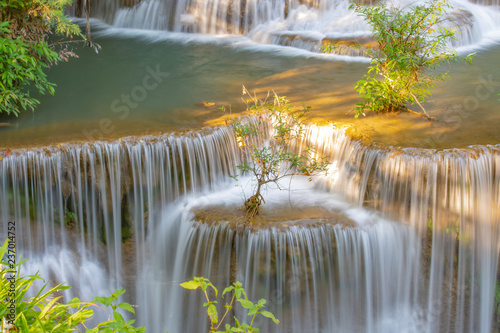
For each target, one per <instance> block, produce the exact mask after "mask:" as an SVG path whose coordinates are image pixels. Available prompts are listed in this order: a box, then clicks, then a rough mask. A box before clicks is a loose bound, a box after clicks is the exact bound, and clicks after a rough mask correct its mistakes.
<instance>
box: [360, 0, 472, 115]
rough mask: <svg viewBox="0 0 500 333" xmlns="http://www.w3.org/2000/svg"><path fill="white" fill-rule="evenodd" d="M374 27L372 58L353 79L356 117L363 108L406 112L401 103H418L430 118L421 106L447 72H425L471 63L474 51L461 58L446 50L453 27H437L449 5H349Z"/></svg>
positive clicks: (441, 0)
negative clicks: (359, 99) (459, 62)
mask: <svg viewBox="0 0 500 333" xmlns="http://www.w3.org/2000/svg"><path fill="white" fill-rule="evenodd" d="M350 8H351V9H354V11H355V12H356V13H357V14H359V15H361V16H363V17H364V19H365V20H366V21H367V22H368V23H369V24H370V25H371V26H372V27H373V35H374V38H375V39H376V40H377V43H378V49H377V50H368V51H367V55H368V56H369V57H371V58H372V62H371V66H369V67H368V74H366V75H364V76H363V79H361V80H360V81H358V82H357V83H356V86H355V89H356V90H357V91H358V92H359V94H360V95H361V96H362V98H363V102H360V103H358V105H357V107H356V108H355V112H356V113H355V117H358V116H359V115H360V114H362V115H365V110H368V111H373V112H387V111H398V110H408V109H407V108H406V105H410V104H415V103H416V104H418V105H419V106H420V107H421V109H422V112H423V115H424V116H426V117H428V118H430V116H429V115H428V114H427V112H426V111H425V109H424V108H423V106H422V105H421V103H422V102H425V101H426V99H427V98H428V97H430V96H431V89H432V88H434V87H436V82H437V81H442V80H445V79H447V78H448V77H449V76H448V72H445V73H443V74H431V73H429V70H432V69H435V68H436V67H438V66H440V65H442V64H444V63H446V62H450V61H456V60H465V61H466V62H467V63H469V64H470V62H471V59H472V57H473V55H469V56H467V57H461V56H458V55H457V54H456V52H455V51H454V50H447V43H448V42H450V41H451V40H453V39H455V35H456V33H457V29H449V28H445V27H443V26H439V24H440V23H442V22H443V21H445V20H446V18H445V15H446V10H447V8H449V5H448V3H447V2H446V0H433V1H430V2H428V3H426V4H423V5H414V6H411V7H409V8H396V7H392V6H391V7H389V6H388V5H386V4H385V3H379V4H378V5H377V6H365V5H361V4H358V3H354V4H352V5H351V7H350Z"/></svg>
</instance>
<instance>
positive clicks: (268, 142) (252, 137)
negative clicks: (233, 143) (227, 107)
mask: <svg viewBox="0 0 500 333" xmlns="http://www.w3.org/2000/svg"><path fill="white" fill-rule="evenodd" d="M244 93H245V94H248V96H250V99H249V100H247V101H246V104H247V111H248V112H249V114H250V115H251V116H253V119H255V120H256V121H255V122H253V121H246V120H245V119H241V118H234V119H229V121H228V123H229V124H230V125H231V126H232V127H233V129H234V135H235V136H236V140H237V142H238V145H239V147H240V149H241V150H242V152H243V153H244V155H245V156H247V157H248V159H246V160H245V162H244V163H243V164H241V165H238V166H237V167H238V168H239V169H240V170H241V171H242V173H243V174H246V173H250V174H253V176H254V178H255V180H256V181H257V185H256V186H255V189H254V191H253V195H252V196H251V197H250V198H248V199H246V201H245V209H246V211H247V219H248V221H249V222H250V223H252V221H253V219H254V217H255V215H256V214H258V213H259V209H260V206H261V205H262V203H265V200H264V197H263V195H262V190H263V189H264V188H265V187H266V186H267V184H269V183H276V184H277V183H278V181H279V180H280V179H282V178H284V177H289V176H293V175H309V176H313V175H315V174H318V173H320V172H326V170H327V167H328V165H329V162H328V161H327V160H326V159H325V158H316V157H314V152H313V147H312V146H309V145H305V147H303V149H301V150H300V152H296V151H294V150H293V147H292V145H299V144H301V143H302V139H303V138H304V134H305V124H306V123H305V122H306V120H308V119H309V118H310V111H311V108H310V107H308V106H303V109H302V110H299V111H297V110H295V109H294V108H292V107H291V105H290V102H289V101H288V100H287V99H286V98H285V97H280V96H277V95H275V96H274V99H273V101H272V102H268V101H267V100H264V101H261V100H259V99H257V97H256V96H255V95H254V96H251V95H250V94H249V93H248V91H247V90H246V89H245V88H244ZM269 124H270V126H271V131H270V133H271V134H270V137H268V131H267V130H266V128H267V126H269ZM235 178H236V177H235Z"/></svg>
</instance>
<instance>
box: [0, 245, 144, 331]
mask: <svg viewBox="0 0 500 333" xmlns="http://www.w3.org/2000/svg"><path fill="white" fill-rule="evenodd" d="M8 253H12V251H9V249H8V248H7V241H6V242H5V243H4V245H3V246H2V247H0V259H2V258H4V257H5V256H13V257H14V258H15V255H13V254H8ZM12 262H13V260H11V261H10V262H5V261H4V260H3V259H2V260H1V262H0V267H1V268H0V277H1V279H0V300H2V301H0V320H1V322H0V330H1V331H2V332H15V331H20V332H23V333H39V332H47V333H48V332H51V333H66V332H80V328H81V327H82V326H83V327H84V326H85V321H86V320H87V319H89V318H90V317H92V316H93V314H94V312H93V311H92V310H91V309H90V306H96V304H95V303H101V304H104V305H105V306H111V308H112V309H113V318H112V319H110V320H108V321H106V322H104V323H101V324H99V325H97V327H96V328H94V329H90V330H87V332H88V333H97V332H103V333H111V332H120V333H142V332H144V331H145V330H146V329H145V328H144V327H139V328H135V327H134V326H133V323H134V320H130V321H128V322H126V321H125V320H124V319H123V316H122V315H121V314H120V313H118V312H117V311H116V310H117V308H118V307H120V308H122V309H125V310H127V311H130V312H132V313H134V309H133V308H132V307H131V306H130V304H128V303H119V304H116V301H117V300H118V297H119V296H120V295H122V294H123V293H124V292H125V289H118V290H116V291H115V292H114V293H112V294H111V295H110V296H108V297H96V298H94V300H93V301H92V302H93V303H86V302H81V301H80V299H78V298H73V299H72V300H70V301H69V302H68V303H64V302H62V296H60V294H61V292H63V291H64V290H67V289H69V288H71V287H69V286H64V285H63V284H58V285H57V286H55V287H52V288H48V284H44V285H43V286H42V288H40V290H39V291H38V292H37V293H36V295H35V296H28V295H29V293H30V292H33V291H34V289H36V288H35V285H36V282H37V281H39V280H43V279H42V277H41V276H40V274H38V273H36V274H34V275H29V276H25V275H22V274H21V266H22V263H23V262H24V261H23V262H16V263H14V264H12Z"/></svg>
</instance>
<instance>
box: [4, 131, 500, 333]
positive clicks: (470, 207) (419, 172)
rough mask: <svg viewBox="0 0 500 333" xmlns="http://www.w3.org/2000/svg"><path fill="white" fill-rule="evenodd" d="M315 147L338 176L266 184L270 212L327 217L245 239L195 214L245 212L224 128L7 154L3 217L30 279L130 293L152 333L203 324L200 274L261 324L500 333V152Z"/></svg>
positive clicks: (320, 134) (339, 143) (332, 134)
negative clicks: (263, 308)
mask: <svg viewBox="0 0 500 333" xmlns="http://www.w3.org/2000/svg"><path fill="white" fill-rule="evenodd" d="M305 141H306V143H309V144H312V145H314V146H315V147H316V151H317V154H320V155H323V156H327V157H328V158H329V159H330V161H331V162H332V164H331V167H330V172H329V174H328V175H327V176H325V177H323V178H321V179H320V180H318V181H317V182H316V184H314V183H311V182H308V180H307V179H301V178H300V177H299V178H298V179H296V180H295V181H294V182H293V184H297V185H294V186H297V188H293V189H292V190H291V191H290V192H286V191H277V190H276V189H270V190H269V191H268V192H266V193H265V194H264V196H265V198H266V201H267V203H266V205H265V206H264V209H268V210H269V211H270V212H272V211H279V209H283V210H288V211H294V210H296V211H297V212H298V211H299V210H300V209H302V208H304V209H305V208H308V209H309V210H308V211H313V212H315V213H318V214H319V215H318V216H320V217H317V218H316V217H315V218H308V217H305V218H303V217H301V218H298V219H296V220H293V219H292V220H291V221H287V222H281V223H271V224H269V225H268V226H266V227H256V228H252V229H248V230H245V231H243V232H241V231H238V230H237V229H235V227H234V225H233V224H231V223H230V221H228V222H224V221H222V222H221V221H213V222H211V221H200V220H199V219H198V218H197V215H196V209H200V208H201V209H202V210H203V209H211V207H212V208H213V210H215V211H216V212H221V211H223V210H224V209H228V210H237V209H238V207H239V206H241V202H242V201H241V196H242V194H241V193H242V192H241V191H242V189H241V188H240V187H235V185H241V186H243V185H244V184H246V183H249V179H247V178H245V177H242V178H241V179H240V180H239V182H238V183H236V184H235V183H234V182H233V180H232V179H231V178H230V177H229V176H230V175H233V174H235V173H236V172H237V169H236V167H235V166H236V165H238V164H239V163H240V160H241V156H240V151H239V150H238V147H237V143H236V142H235V140H234V139H233V136H232V134H231V132H230V130H229V129H227V128H225V127H221V128H214V129H205V130H202V131H199V132H188V133H177V134H171V135H165V136H160V137H144V138H139V139H123V140H120V141H116V142H112V143H106V142H96V143H88V144H84V145H62V146H59V147H51V148H42V149H34V150H19V151H14V152H13V153H12V155H11V156H9V157H6V158H4V159H3V160H2V161H0V194H1V195H0V218H1V219H2V221H9V220H10V221H16V236H17V240H18V241H17V246H18V249H19V252H20V253H21V255H22V257H24V258H29V259H30V260H29V262H28V265H27V266H26V268H25V269H26V271H27V272H34V271H36V270H40V271H41V272H42V274H43V275H44V276H45V277H47V278H49V279H51V280H52V281H53V282H67V283H69V284H70V285H73V286H74V288H73V289H72V290H70V291H68V293H69V294H68V295H67V296H68V297H71V296H72V295H73V294H76V295H79V296H80V297H82V298H83V299H86V300H88V299H91V298H92V297H93V296H95V295H103V294H109V293H110V292H111V291H113V290H114V288H118V287H123V286H125V287H126V288H127V289H128V291H129V293H130V294H129V297H130V298H129V300H130V301H131V302H132V303H135V304H137V305H138V309H137V316H138V323H139V324H140V325H145V326H146V327H147V328H148V331H149V332H154V333H157V332H158V333H160V332H164V331H165V330H167V329H168V331H169V332H170V333H175V332H200V331H203V330H205V328H206V322H205V317H204V316H205V315H204V312H203V311H204V310H203V309H202V303H203V300H202V298H201V295H200V294H199V293H197V292H196V291H186V290H183V289H182V288H181V287H179V284H180V283H182V282H184V281H186V280H188V279H191V278H192V277H193V276H195V275H196V276H205V277H208V278H210V279H211V280H212V281H213V282H214V284H215V285H216V286H217V287H218V288H219V290H220V291H222V290H223V288H224V287H226V286H227V285H228V284H229V283H231V282H234V281H236V280H238V281H240V282H242V283H243V285H244V287H245V288H246V289H247V290H248V292H249V297H250V298H251V299H252V300H253V301H256V300H258V299H259V298H266V299H267V300H268V309H269V310H270V311H272V312H273V313H274V314H275V315H276V316H277V317H278V318H279V319H280V321H281V323H280V325H279V326H275V325H274V324H273V323H271V322H267V321H259V322H257V323H256V324H257V325H258V327H260V328H261V329H262V331H266V332H374V333H377V332H380V333H382V332H384V333H385V332H428V333H431V332H432V333H434V332H456V333H473V332H481V333H487V332H491V331H494V330H496V329H497V328H498V326H497V325H498V322H499V319H500V318H499V316H498V309H497V308H496V307H497V306H498V299H497V298H496V296H495V295H496V290H497V289H498V283H499V282H498V276H499V273H498V272H499V271H498V260H499V257H498V254H499V250H500V230H499V227H498V223H499V221H500V205H499V202H500V147H499V146H498V145H492V146H474V147H470V148H467V149H451V150H443V151H433V150H421V149H400V148H392V147H389V148H381V147H377V146H366V145H364V144H362V143H360V142H358V141H355V140H353V139H351V138H350V137H349V136H348V135H347V134H346V131H345V130H344V129H341V128H338V127H334V126H315V125H311V126H310V127H309V128H308V130H307V135H306V138H305ZM297 149H300V144H298V145H297ZM244 190H245V189H244ZM244 190H243V191H244ZM268 207H269V208H268ZM1 225H2V229H1V234H2V237H4V236H5V235H6V234H7V223H2V224H1ZM71 293H73V294H71ZM235 311H236V315H238V316H240V317H241V316H244V313H242V312H241V311H242V310H241V309H238V308H236V309H235Z"/></svg>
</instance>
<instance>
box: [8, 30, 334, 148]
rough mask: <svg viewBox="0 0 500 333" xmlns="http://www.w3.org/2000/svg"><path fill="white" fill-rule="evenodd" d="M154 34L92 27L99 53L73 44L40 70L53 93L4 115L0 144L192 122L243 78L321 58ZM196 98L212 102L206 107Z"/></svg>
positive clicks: (214, 113)
mask: <svg viewBox="0 0 500 333" xmlns="http://www.w3.org/2000/svg"><path fill="white" fill-rule="evenodd" d="M152 34H153V33H152ZM156 36H157V37H166V38H164V39H160V40H156V41H148V40H146V39H147V38H148V37H151V36H148V35H147V33H145V34H142V35H140V36H130V35H128V36H127V35H126V34H121V35H115V36H99V32H98V33H97V35H96V37H94V39H95V41H96V42H97V43H99V44H100V45H101V46H102V50H101V51H100V52H99V54H96V53H95V52H94V51H93V50H91V49H89V48H77V49H76V50H75V51H76V53H77V54H78V55H79V58H77V59H71V60H70V61H69V62H68V63H60V64H59V65H57V66H53V67H52V68H51V69H50V71H49V75H48V76H49V80H50V81H51V82H54V83H56V84H57V88H56V93H55V95H54V96H41V97H40V98H39V99H40V101H41V104H40V106H39V107H38V108H37V109H36V110H35V112H31V111H29V112H25V113H23V114H22V115H21V116H20V118H19V119H16V118H11V119H9V122H10V123H11V124H12V126H11V127H9V128H2V129H1V130H0V146H4V147H18V146H34V145H44V144H52V143H58V142H65V141H82V140H84V141H85V140H98V139H114V138H117V137H120V136H124V135H133V134H144V133H152V134H157V133H158V132H165V131H173V130H184V129H190V128H196V127H199V126H202V125H203V123H204V122H205V121H207V120H209V119H212V118H214V117H219V116H221V115H222V113H221V112H220V111H218V106H220V105H222V104H226V105H228V104H232V105H236V104H241V99H240V98H241V92H242V85H243V84H248V83H251V82H254V81H255V80H258V79H260V78H263V77H266V76H269V75H273V74H276V73H279V72H282V71H285V70H288V69H290V68H294V67H300V66H304V65H306V64H320V63H324V62H327V60H321V59H314V58H310V59H308V58H307V57H304V56H293V57H290V56H282V55H278V54H274V53H276V52H275V51H272V50H271V51H258V50H252V49H244V48H238V47H234V46H231V45H230V44H229V43H228V42H226V41H224V40H220V41H218V40H217V39H214V38H213V39H212V40H208V39H206V40H204V39H203V38H202V37H198V38H197V40H194V41H191V42H189V41H185V40H182V36H180V37H179V36H178V35H173V36H174V38H169V37H168V36H169V35H167V34H166V33H158V34H156ZM145 37H146V38H145ZM187 37H189V36H186V38H187ZM127 96H128V97H127ZM204 101H206V102H212V103H213V102H215V103H217V104H216V105H215V106H213V107H206V106H203V104H202V103H203V102H204ZM238 108H240V109H241V106H238Z"/></svg>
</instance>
